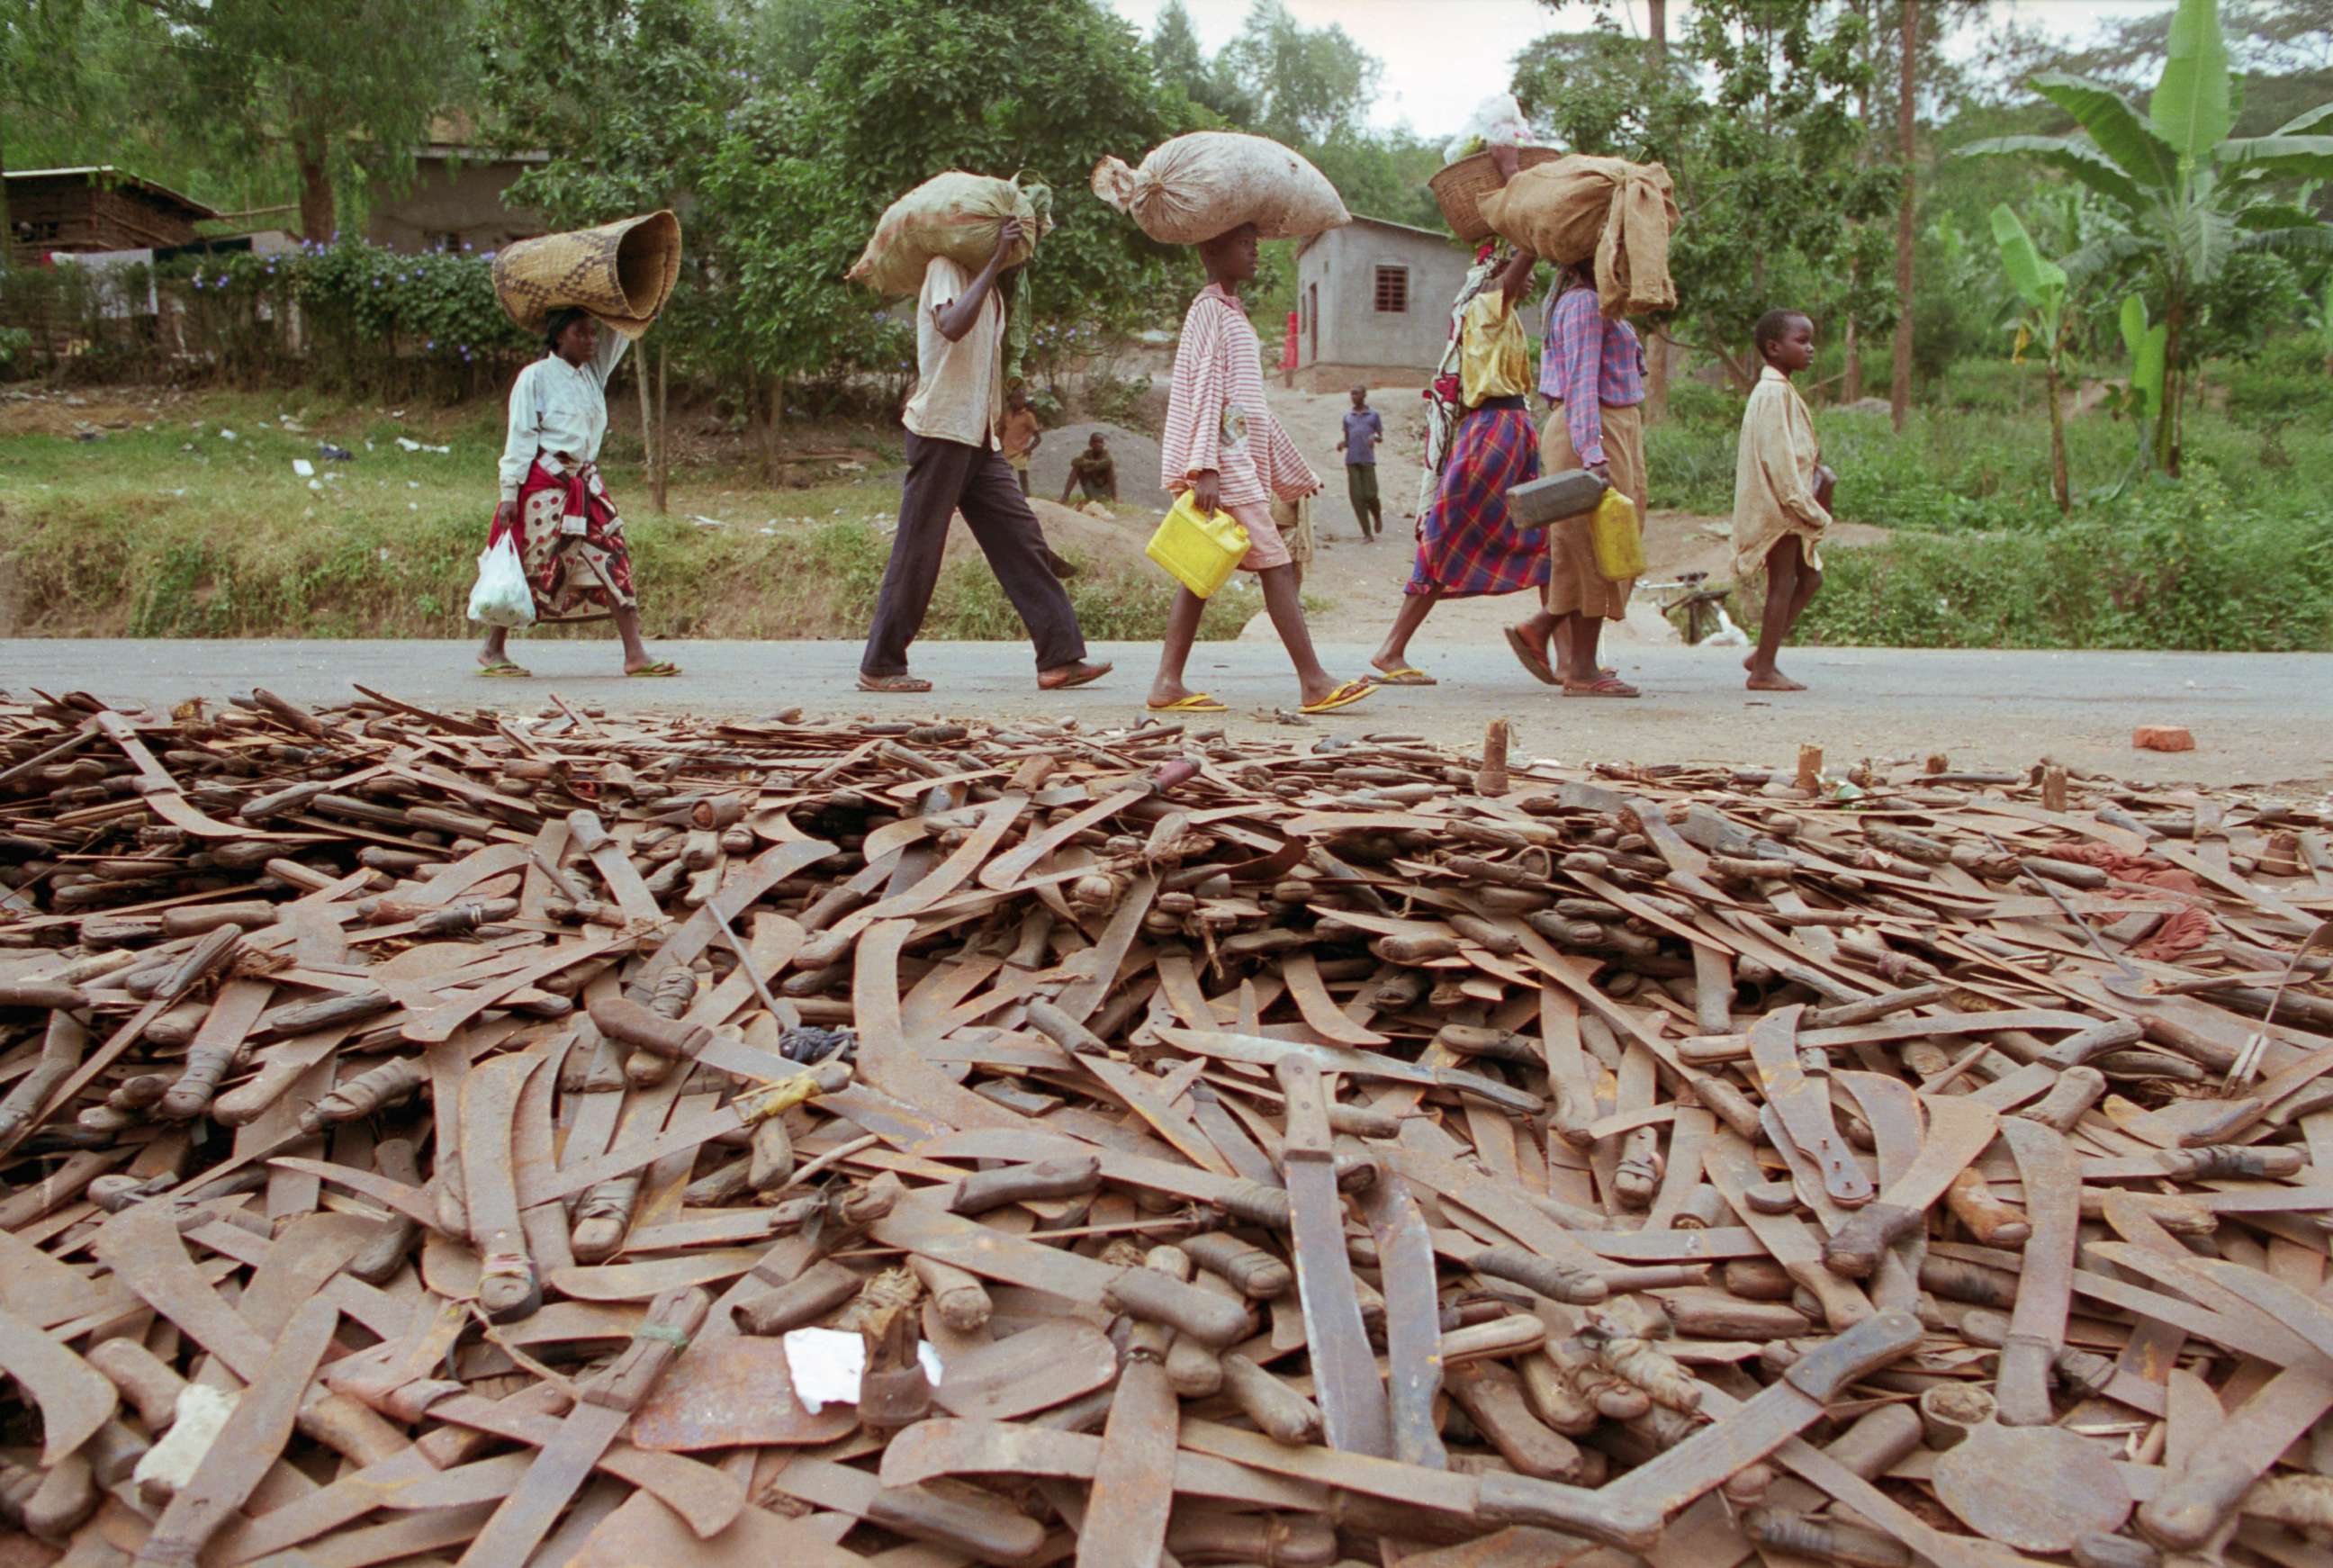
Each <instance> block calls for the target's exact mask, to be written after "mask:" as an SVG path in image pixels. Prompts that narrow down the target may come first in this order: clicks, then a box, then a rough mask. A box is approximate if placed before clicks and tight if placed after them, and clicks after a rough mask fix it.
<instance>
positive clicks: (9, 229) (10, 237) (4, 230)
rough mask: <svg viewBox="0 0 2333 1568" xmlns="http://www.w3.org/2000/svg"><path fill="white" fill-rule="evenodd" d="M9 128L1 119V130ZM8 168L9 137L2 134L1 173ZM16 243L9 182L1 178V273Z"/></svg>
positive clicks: (6, 266)
mask: <svg viewBox="0 0 2333 1568" xmlns="http://www.w3.org/2000/svg"><path fill="white" fill-rule="evenodd" d="M7 128H8V122H7V121H6V120H0V132H5V130H7ZM7 168H8V139H7V137H6V136H5V135H0V173H5V171H6V169H7ZM15 244H16V229H15V226H14V225H13V224H11V223H10V222H9V221H8V182H7V181H6V180H5V179H0V273H5V272H6V271H7V270H8V253H9V251H10V250H11V249H12V248H14V245H15Z"/></svg>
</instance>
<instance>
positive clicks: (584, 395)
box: [501, 326, 631, 501]
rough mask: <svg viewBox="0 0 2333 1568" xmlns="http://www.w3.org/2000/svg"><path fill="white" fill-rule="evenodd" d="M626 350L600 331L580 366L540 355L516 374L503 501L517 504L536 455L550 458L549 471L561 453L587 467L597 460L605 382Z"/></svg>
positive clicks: (621, 341) (604, 424)
mask: <svg viewBox="0 0 2333 1568" xmlns="http://www.w3.org/2000/svg"><path fill="white" fill-rule="evenodd" d="M630 346H631V341H630V340H629V339H628V338H626V337H625V336H624V334H623V333H621V332H613V331H610V329H609V328H607V327H604V326H603V327H601V328H600V342H599V346H598V347H597V348H596V349H594V350H593V351H592V354H591V358H590V360H588V361H585V362H584V363H583V364H581V366H577V365H571V364H569V363H568V362H567V361H565V360H562V359H561V358H560V357H559V356H558V355H557V354H545V355H543V357H542V358H541V359H539V360H537V361H534V362H533V364H531V365H529V366H527V367H526V369H524V370H521V371H520V372H519V373H518V380H516V381H514V382H513V383H512V385H511V395H510V438H509V439H508V440H506V441H504V443H503V457H502V464H501V469H502V482H503V499H504V500H505V501H515V500H517V499H518V492H519V486H522V485H523V484H525V483H526V471H527V470H528V469H529V468H531V467H533V466H534V459H535V457H536V455H537V454H538V453H540V454H542V455H543V456H544V457H550V458H551V459H552V461H551V463H550V465H549V466H550V467H552V468H553V469H557V468H558V467H559V463H558V461H557V458H556V457H555V456H554V455H555V454H557V453H561V452H564V453H567V454H568V455H569V456H570V457H576V458H578V459H580V460H581V461H583V462H586V463H591V462H597V461H598V460H599V457H600V442H601V441H602V440H604V439H605V438H606V437H607V434H608V378H609V377H610V376H611V375H614V374H615V372H616V364H617V361H619V360H621V359H622V358H623V357H624V351H625V350H626V349H628V348H629V347H630Z"/></svg>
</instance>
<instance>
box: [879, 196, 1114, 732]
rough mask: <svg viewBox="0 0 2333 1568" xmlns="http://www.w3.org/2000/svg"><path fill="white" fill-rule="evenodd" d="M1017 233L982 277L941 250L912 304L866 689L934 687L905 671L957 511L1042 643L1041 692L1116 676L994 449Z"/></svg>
mask: <svg viewBox="0 0 2333 1568" xmlns="http://www.w3.org/2000/svg"><path fill="white" fill-rule="evenodd" d="M1020 238H1021V223H1020V220H1019V219H1017V218H1007V219H1006V220H1005V222H1004V225H1003V229H1002V231H1001V232H1000V234H999V235H998V236H997V241H996V250H995V253H994V255H991V256H990V257H989V258H988V260H987V262H986V264H985V265H983V266H982V267H981V269H980V271H979V273H978V274H969V273H966V272H965V270H964V268H963V267H961V266H959V265H956V264H955V262H953V261H950V260H949V259H948V258H947V257H946V256H944V255H943V256H934V257H933V258H932V260H931V262H930V264H929V265H927V266H926V268H925V271H924V288H923V294H922V297H921V298H920V299H919V300H917V303H916V361H917V367H916V368H917V380H916V391H915V395H914V396H913V397H911V398H909V399H907V408H906V409H904V410H903V411H902V413H901V416H900V418H901V422H902V423H904V424H905V425H906V426H907V484H906V486H905V488H904V489H903V490H902V492H901V494H900V496H899V531H898V533H897V534H894V535H893V536H892V539H891V559H890V562H889V563H888V565H886V566H885V567H884V569H883V586H882V588H881V589H880V590H878V592H877V594H876V598H875V623H874V625H873V626H872V627H871V628H869V630H868V633H867V650H866V652H864V653H863V654H861V655H860V656H859V690H861V691H881V692H898V693H916V692H926V691H929V690H931V688H932V683H931V682H930V681H928V680H926V679H924V678H921V677H919V676H913V675H909V674H908V673H907V645H908V644H909V643H910V642H912V641H914V640H915V637H916V633H917V632H918V631H920V630H923V624H924V616H925V613H926V611H929V610H930V609H931V605H932V592H933V591H934V590H935V589H936V587H938V585H939V579H940V553H941V552H942V551H943V550H944V549H945V548H946V544H947V532H948V524H949V521H950V520H951V519H952V518H953V517H954V516H955V514H956V513H957V512H958V511H962V512H963V514H964V520H965V525H966V526H968V527H969V528H970V529H971V530H972V537H973V540H974V543H976V544H979V546H980V552H981V553H982V554H983V555H985V556H986V557H987V558H988V566H989V570H991V571H992V572H995V573H996V581H997V582H998V583H999V584H1001V585H1002V586H1003V589H1004V596H1005V597H1006V598H1007V599H1009V600H1011V601H1013V610H1014V611H1016V612H1018V613H1019V615H1020V617H1021V620H1022V625H1024V626H1026V627H1027V628H1028V629H1029V637H1030V640H1031V641H1032V642H1034V643H1035V644H1036V647H1037V688H1038V689H1039V690H1041V691H1059V690H1061V689H1062V688H1067V687H1072V686H1083V685H1085V684H1086V683H1087V682H1088V681H1090V680H1098V679H1099V678H1101V677H1102V676H1105V675H1107V674H1109V665H1107V664H1096V663H1090V662H1088V661H1087V659H1086V640H1085V636H1084V634H1083V633H1082V632H1080V630H1078V613H1077V611H1075V610H1073V609H1071V608H1070V596H1069V594H1068V593H1066V592H1063V591H1062V588H1061V583H1060V582H1058V581H1056V579H1055V576H1054V573H1053V572H1052V570H1051V568H1050V567H1049V566H1048V564H1047V558H1048V556H1049V555H1050V553H1051V552H1049V551H1048V550H1047V549H1046V546H1045V539H1044V535H1043V534H1041V533H1040V532H1039V531H1038V528H1037V515H1036V513H1035V512H1033V511H1032V510H1031V509H1030V505H1029V498H1028V497H1027V496H1026V495H1022V493H1021V486H1019V484H1018V483H1016V482H1015V481H1014V479H1013V469H1012V467H1011V466H1010V465H1008V464H1007V463H1006V462H1005V460H1004V455H1003V453H1002V452H1001V451H1000V450H998V447H999V444H1000V443H999V441H998V437H999V436H1000V434H1001V433H1002V430H1003V419H1004V366H1003V354H1004V307H1003V302H1002V301H1001V300H999V299H998V298H997V295H996V280H997V275H998V274H1000V273H1002V272H1003V270H1004V258H1005V255H1007V253H1009V252H1010V251H1011V250H1012V248H1013V245H1014V244H1015V243H1016V242H1017V241H1018V240H1019V239H1020Z"/></svg>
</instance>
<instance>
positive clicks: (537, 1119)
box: [0, 692, 2333, 1568]
mask: <svg viewBox="0 0 2333 1568" xmlns="http://www.w3.org/2000/svg"><path fill="white" fill-rule="evenodd" d="M1317 734H1318V732H1313V731H1309V730H1308V731H1306V732H1303V733H1302V734H1300V735H1298V736H1294V737H1293V738H1292V739H1289V740H1284V741H1277V742H1273V743H1270V744H1266V743H1260V742H1254V741H1236V742H1235V741H1232V740H1229V739H1226V738H1224V736H1222V735H1221V734H1197V733H1190V732H1186V731H1185V730H1183V729H1181V728H1178V727H1174V726H1163V725H1157V724H1152V725H1147V726H1143V727H1138V728H1134V729H1131V730H1112V731H1104V732H1093V731H1087V730H1081V729H1079V728H1078V727H1076V726H1047V725H1035V724H1025V725H1022V726H1018V727H1012V726H1004V725H997V726H984V725H971V726H958V725H931V726H922V727H914V726H907V725H886V724H869V723H864V722H861V723H857V724H821V723H815V722H808V721H804V720H803V719H802V718H801V717H800V716H799V715H796V714H785V715H782V716H779V717H774V718H769V719H763V720H758V721H754V722H746V723H726V724H715V723H696V722H692V721H684V720H677V719H674V720H627V721H623V722H616V721H610V720H607V719H605V718H603V717H596V716H594V715H592V714H590V713H589V712H580V711H577V710H575V709H573V708H571V707H568V706H567V705H565V704H563V703H562V704H556V705H555V706H554V707H553V708H552V710H551V711H549V712H548V713H547V714H546V715H545V716H543V717H539V718H533V719H523V720H522V719H513V718H508V717H501V718H498V717H494V716H491V715H475V716H471V717H462V716H455V715H441V714H435V713H429V712H427V711H424V710H422V709H419V708H417V707H412V706H410V705H408V704H405V703H402V702H399V701H397V700H396V699H394V698H391V697H385V696H382V695H379V694H376V693H370V692H368V693H366V699H365V700H364V701H361V702H358V703H354V704H351V705H350V706H349V707H341V708H334V709H328V710H321V711H310V710H307V709H303V708H302V707H297V706H295V705H293V704H291V703H288V702H285V701H283V700H282V699H280V698H277V697H273V696H270V695H269V694H267V693H264V692H257V693H254V694H252V695H251V696H250V697H244V698H238V699H236V700H235V702H233V703H230V704H226V705H221V706H213V705H209V704H204V703H190V704H188V705H187V706H186V707H182V708H180V709H179V710H178V711H177V712H176V713H174V714H171V715H169V716H167V717H165V716H161V715H139V714H134V713H124V712H117V711H113V710H110V709H108V708H106V707H103V706H102V705H101V704H99V703H97V702H95V701H94V700H92V699H90V698H87V697H82V696H79V695H73V696H68V697H59V698H50V697H40V698H38V699H37V700H34V701H27V702H17V703H5V702H0V1183H5V1186H4V1187H0V1371H5V1372H6V1374H8V1376H7V1379H6V1380H5V1389H6V1391H5V1393H0V1444H5V1445H7V1446H6V1447H5V1448H0V1455H5V1457H0V1516H5V1524H6V1526H7V1527H8V1529H9V1530H10V1531H12V1532H20V1534H17V1536H16V1541H17V1544H16V1545H15V1546H14V1547H12V1548H10V1550H11V1551H14V1552H15V1553H16V1554H17V1555H14V1556H10V1557H8V1559H7V1560H8V1561H9V1562H11V1563H15V1562H44V1561H48V1560H50V1558H51V1557H52V1556H53V1555H54V1554H59V1553H62V1554H65V1560H66V1561H69V1562H71V1563H75V1564H82V1563H88V1564H95V1563H125V1562H134V1563H138V1564H150V1565H154V1568H192V1565H194V1564H197V1563H201V1564H205V1565H208V1568H228V1565H231V1564H238V1563H280V1564H300V1565H309V1568H330V1565H339V1568H357V1565H360V1564H368V1563H446V1562H456V1563H465V1564H472V1563H475V1564H482V1565H485V1568H523V1565H524V1564H528V1563H543V1564H558V1563H577V1564H581V1565H600V1568H616V1565H629V1564H638V1563H684V1562H704V1563H755V1564H761V1563H787V1564H803V1565H808V1568H824V1565H830V1564H859V1563H868V1564H883V1565H886V1568H910V1565H913V1568H945V1565H952V1564H964V1563H1041V1562H1063V1561H1068V1560H1070V1559H1072V1558H1074V1560H1075V1561H1076V1562H1077V1563H1080V1564H1082V1565H1086V1568H1101V1565H1104V1564H1109V1565H1111V1568H1126V1565H1134V1568H1147V1565H1149V1564H1154V1563H1183V1564H1198V1563H1258V1564H1276V1565H1285V1568H1295V1565H1304V1564H1323V1565H1325V1564H1330V1563H1343V1562H1359V1563H1386V1564H1394V1563H1399V1564H1403V1565H1406V1568H1460V1565H1464V1568H1496V1565H1501V1564H1505V1565H1511V1568H1538V1565H1543V1564H1550V1563H1570V1562H1590V1561H1593V1562H1598V1563H1608V1564H1619V1563H1631V1562H1636V1561H1639V1560H1642V1561H1648V1562H1650V1563H1655V1564H1657V1565H1659V1568H1684V1565H1685V1564H1692V1565H1695V1568H1731V1565H1733V1564H1735V1563H1743V1562H1746V1561H1749V1560H1750V1559H1752V1558H1757V1559H1759V1560H1760V1561H1761V1562H1762V1563H1769V1564H1771V1563H1783V1562H1833V1563H1855V1564H1867V1565H1873V1568H1890V1565H1895V1564H1906V1565H1908V1564H1912V1563H1931V1564H1935V1568H1978V1565H1986V1564H1997V1563H2011V1562H2025V1561H2035V1560H2040V1559H2045V1558H2057V1559H2062V1558H2063V1557H2064V1556H2066V1555H2067V1554H2070V1555H2071V1558H2072V1560H2073V1561H2074V1562H2075V1563H2078V1564H2080V1565H2081V1568H2127V1565H2130V1568H2136V1565H2143V1564H2153V1563H2175V1562H2178V1561H2182V1560H2189V1559H2193V1560H2209V1559H2211V1558H2213V1556H2214V1554H2216V1555H2217V1557H2218V1558H2219V1560H2222V1561H2231V1562H2238V1563H2271V1564H2279V1565H2289V1568H2300V1565H2302V1564H2314V1563H2325V1562H2326V1561H2328V1558H2327V1556H2326V1553H2325V1545H2324V1536H2325V1534H2326V1533H2327V1532H2328V1531H2333V1480H2328V1478H2327V1477H2328V1471H2333V1423H2328V1421H2327V1419H2326V1418H2327V1416H2328V1412H2333V1281H2328V1277H2327V1246H2328V1234H2333V1232H2328V1227H2333V1178H2325V1177H2323V1176H2320V1175H2319V1173H2318V1170H2317V1167H2318V1165H2319V1163H2320V1161H2319V1154H2320V1153H2324V1154H2333V1077H2326V1078H2324V1079H2323V1081H2322V1082H2319V1077H2320V1074H2323V1073H2325V1072H2326V1070H2327V1069H2328V1067H2333V998H2328V989H2327V967H2328V957H2333V955H2328V952H2327V951H2326V950H2325V949H2324V947H2323V945H2321V944H2319V942H2317V941H2316V940H2315V939H2314V938H2317V937H2318V936H2319V933H2320V932H2321V931H2322V930H2323V926H2322V924H2321V922H2322V919H2323V917H2324V915H2325V914H2326V913H2327V912H2328V909H2333V854H2328V836H2327V832H2326V819H2325V817H2324V816H2322V815H2320V814H2319V812H2318V811H2316V810H2312V809H2310V808H2309V807H2307V806H2305V805H2298V804H2292V803H2283V804H2279V803H2272V802H2268V801H2263V800H2255V799H2251V798H2245V797H2240V796H2233V795H2213V794H2198V793H2187V794H2165V793H2160V792H2150V791H2146V790H2144V789H2136V788H2127V787H2122V786H2117V785H2111V784H2106V783H2104V782H2102V781H2095V780H2084V779H2072V780H2069V779H2068V778H2067V777H2066V775H2065V774H2064V773H2063V771H2062V770H2059V769H2056V768H2037V769H2036V770H2035V771H2034V774H2033V775H2032V776H2031V777H2030V778H2029V777H2026V776H2022V775H2014V776H1983V775H1969V774H1954V773H1952V772H1950V771H1948V770H1947V768H1946V765H1945V764H1944V762H1943V760H1942V759H1935V760H1932V761H1931V762H1929V763H1928V764H1926V765H1925V766H1922V765H1914V764H1908V763H1907V764H1903V765H1895V766H1872V765H1866V766H1863V767H1859V768H1858V769H1855V770H1854V771H1853V773H1852V774H1850V775H1849V776H1848V778H1844V779H1831V778H1828V777H1826V776H1825V775H1824V774H1822V773H1821V772H1820V771H1819V765H1817V764H1816V763H1815V761H1814V760H1813V759H1810V758H1802V759H1801V762H1800V768H1799V769H1798V770H1797V771H1796V772H1792V771H1790V770H1785V771H1782V772H1781V773H1777V774H1766V773H1763V772H1758V773H1743V772H1732V773H1729V772H1726V771H1723V770H1704V771H1687V770H1678V769H1671V770H1629V769H1619V768H1608V769H1600V770H1594V771H1592V772H1589V773H1586V774H1582V773H1578V772H1574V773H1570V774H1565V773H1562V772H1560V771H1559V770H1556V769H1553V768H1551V767H1541V766H1522V765H1516V766H1514V767H1512V769H1511V768H1510V766H1509V764H1508V760H1507V758H1506V757H1505V755H1504V746H1505V735H1504V728H1503V726H1493V733H1492V735H1491V736H1488V737H1486V740H1485V746H1484V754H1483V755H1480V756H1465V757H1462V756H1458V755H1452V754H1450V753H1447V752H1444V751H1438V750H1435V749H1432V748H1429V747H1426V746H1423V745H1421V744H1419V743H1417V742H1416V741H1415V740H1413V739H1410V738H1407V737H1402V736H1359V737H1350V738H1345V737H1335V736H1331V737H1329V738H1316V736H1317ZM2326 1163H2333V1160H2328V1161H2326Z"/></svg>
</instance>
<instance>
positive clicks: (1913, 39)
mask: <svg viewBox="0 0 2333 1568" xmlns="http://www.w3.org/2000/svg"><path fill="white" fill-rule="evenodd" d="M1903 6H1904V26H1903V34H1902V37H1903V47H1902V53H1903V60H1902V61H1901V62H1900V63H1899V65H1898V68H1897V75H1896V156H1897V157H1898V158H1900V159H1903V160H1904V192H1903V195H1902V196H1901V197H1898V198H1897V205H1896V356H1895V358H1896V363H1895V367H1894V374H1893V375H1892V376H1891V377H1890V379H1889V383H1888V388H1887V411H1888V417H1889V418H1892V419H1893V420H1894V421H1895V424H1896V428H1897V429H1898V430H1901V429H1902V428H1904V420H1905V418H1906V416H1907V415H1908V414H1910V413H1911V411H1912V213H1913V207H1915V197H1916V194H1917V193H1916V190H1915V185H1914V181H1915V175H1914V172H1913V167H1912V157H1913V154H1914V152H1915V151H1916V150H1917V148H1916V145H1915V140H1914V138H1913V133H1912V132H1913V126H1912V96H1913V87H1914V84H1915V82H1916V81H1917V76H1918V70H1919V67H1918V61H1919V57H1920V0H1903Z"/></svg>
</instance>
